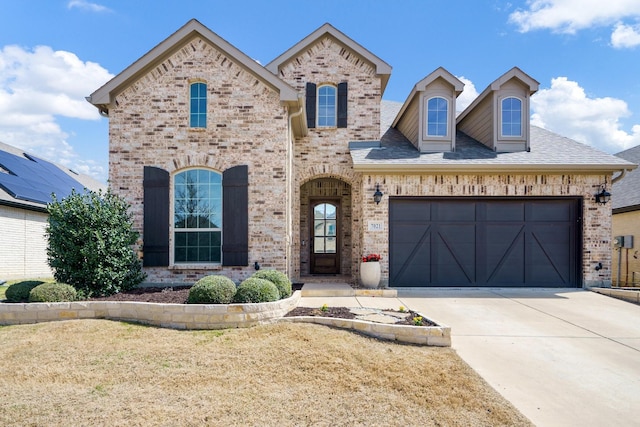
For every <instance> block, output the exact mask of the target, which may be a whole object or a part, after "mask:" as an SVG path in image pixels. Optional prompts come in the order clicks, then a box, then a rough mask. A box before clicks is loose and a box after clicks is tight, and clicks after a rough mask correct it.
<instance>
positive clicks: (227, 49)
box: [87, 19, 299, 113]
mask: <svg viewBox="0 0 640 427" xmlns="http://www.w3.org/2000/svg"><path fill="white" fill-rule="evenodd" d="M196 36H200V37H202V38H203V39H204V40H205V41H207V42H208V43H210V44H212V45H214V46H216V48H217V49H219V50H220V51H222V52H223V53H224V54H225V55H228V56H229V57H231V58H233V59H234V60H235V61H237V63H238V64H240V65H242V66H243V67H244V68H245V69H247V70H249V72H251V73H253V74H254V75H255V76H256V77H258V78H259V79H261V80H262V81H263V82H265V83H266V84H268V85H269V86H271V87H272V88H274V89H276V90H277V91H279V93H280V100H281V101H282V102H293V103H296V104H297V103H298V102H299V100H298V93H297V92H296V90H295V89H294V88H292V87H291V86H289V85H288V84H287V83H285V82H284V81H282V80H281V79H279V78H278V77H277V76H274V75H273V74H272V73H270V72H268V71H267V70H266V69H265V68H264V67H263V66H262V65H260V64H258V63H257V62H256V61H255V60H253V59H252V58H250V57H249V56H248V55H247V54H245V53H244V52H242V51H241V50H239V49H238V48H236V47H235V46H233V45H232V44H231V43H229V42H228V41H226V40H225V39H223V38H222V37H220V36H219V35H218V34H216V33H214V32H213V31H211V30H210V29H209V28H207V27H206V26H204V25H203V24H202V23H201V22H200V21H198V20H197V19H190V20H189V21H187V23H186V24H184V25H183V26H182V27H180V28H179V29H178V30H177V31H176V32H174V33H173V34H171V35H170V36H169V37H167V38H166V39H164V40H163V41H162V42H160V43H159V44H158V45H156V46H155V47H154V48H152V49H151V50H150V51H149V52H147V53H146V54H144V55H143V56H142V57H141V58H139V59H138V60H137V61H135V62H134V63H133V64H131V65H129V66H128V67H127V68H125V69H124V71H122V72H120V73H119V74H118V75H116V76H115V77H114V78H112V79H111V80H109V81H108V82H107V83H105V84H104V85H103V86H102V87H100V88H99V89H98V90H96V91H95V92H93V93H92V94H91V95H89V96H88V97H87V101H89V102H90V103H92V104H93V105H95V106H96V107H97V108H98V109H99V110H100V111H101V112H102V113H108V111H109V108H110V107H111V105H112V103H113V101H114V99H115V96H116V95H117V94H118V93H120V92H121V91H122V90H123V89H124V88H125V87H127V86H128V85H129V84H131V83H132V82H134V81H135V80H137V79H138V78H140V77H141V76H142V75H144V74H145V73H147V72H149V70H151V69H152V68H153V67H155V66H157V65H158V63H160V62H161V61H163V60H164V59H165V58H166V57H167V56H169V55H171V54H172V53H174V52H175V51H176V50H177V49H179V48H180V46H182V45H183V44H185V43H187V42H188V41H189V40H191V39H192V38H194V37H196Z"/></svg>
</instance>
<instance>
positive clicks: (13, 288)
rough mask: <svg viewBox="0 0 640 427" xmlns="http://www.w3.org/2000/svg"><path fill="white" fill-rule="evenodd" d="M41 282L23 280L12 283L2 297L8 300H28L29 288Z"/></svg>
mask: <svg viewBox="0 0 640 427" xmlns="http://www.w3.org/2000/svg"><path fill="white" fill-rule="evenodd" d="M43 283H44V282H42V281H40V280H25V281H24V282H18V283H14V284H13V285H10V286H9V287H8V288H7V290H6V292H5V294H4V297H5V298H6V299H7V301H9V302H28V301H29V292H31V289H33V288H35V287H36V286H38V285H41V284H43Z"/></svg>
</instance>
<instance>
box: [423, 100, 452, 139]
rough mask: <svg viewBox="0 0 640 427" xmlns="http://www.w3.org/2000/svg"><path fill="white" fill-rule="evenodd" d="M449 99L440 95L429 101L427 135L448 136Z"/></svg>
mask: <svg viewBox="0 0 640 427" xmlns="http://www.w3.org/2000/svg"><path fill="white" fill-rule="evenodd" d="M448 122H449V101H447V100H446V99H445V98H442V97H440V96H436V97H433V98H430V99H429V100H428V101H427V136H447V133H448V129H449V123H448Z"/></svg>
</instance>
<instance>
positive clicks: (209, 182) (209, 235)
mask: <svg viewBox="0 0 640 427" xmlns="http://www.w3.org/2000/svg"><path fill="white" fill-rule="evenodd" d="M173 183H174V204H173V206H174V209H173V228H174V262H175V263H219V262H221V259H222V175H221V174H219V173H217V172H214V171H211V170H208V169H189V170H186V171H183V172H180V173H177V174H176V175H175V176H174V178H173Z"/></svg>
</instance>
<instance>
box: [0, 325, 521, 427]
mask: <svg viewBox="0 0 640 427" xmlns="http://www.w3.org/2000/svg"><path fill="white" fill-rule="evenodd" d="M0 360H2V361H3V367H2V373H1V374H0V390H2V397H1V398H0V399H1V400H0V425H47V426H63V425H64V426H69V425H78V426H80V425H85V426H89V425H109V426H143V425H144V426H149V425H159V426H201V425H220V426H232V425H243V426H244V425H255V426H289V425H291V426H293V425H295V426H304V425H313V426H329V425H331V426H335V425H349V426H354V425H366V426H391V425H442V426H451V425H460V426H470V425H473V426H482V425H485V426H496V425H509V426H516V425H530V424H529V422H528V420H527V419H526V418H524V417H523V416H522V415H521V414H519V413H518V412H517V411H516V410H515V409H514V408H513V407H512V406H511V405H510V404H509V403H508V402H506V401H505V400H504V399H503V398H502V397H501V396H500V395H499V394H498V393H497V392H495V391H494V390H493V389H492V388H490V387H489V386H488V385H487V384H486V383H485V382H484V381H483V380H482V379H481V378H479V376H478V375H477V374H476V373H475V372H474V371H473V370H471V369H470V368H469V367H468V366H467V365H466V364H465V363H464V362H463V361H462V360H461V359H460V358H459V357H458V356H457V355H456V353H455V352H454V351H453V350H451V349H446V348H426V347H417V346H407V345H398V344H394V343H389V342H381V341H377V340H375V339H372V338H366V337H363V336H360V335H356V334H353V333H351V332H347V331H342V330H336V329H330V328H327V327H324V326H320V325H313V324H286V323H282V324H275V325H266V326H259V327H254V328H250V329H235V330H225V331H175V330H167V329H158V328H152V327H144V326H139V325H132V324H126V323H118V322H111V321H106V320H81V321H68V322H53V323H42V324H38V325H22V326H9V327H2V328H0Z"/></svg>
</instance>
